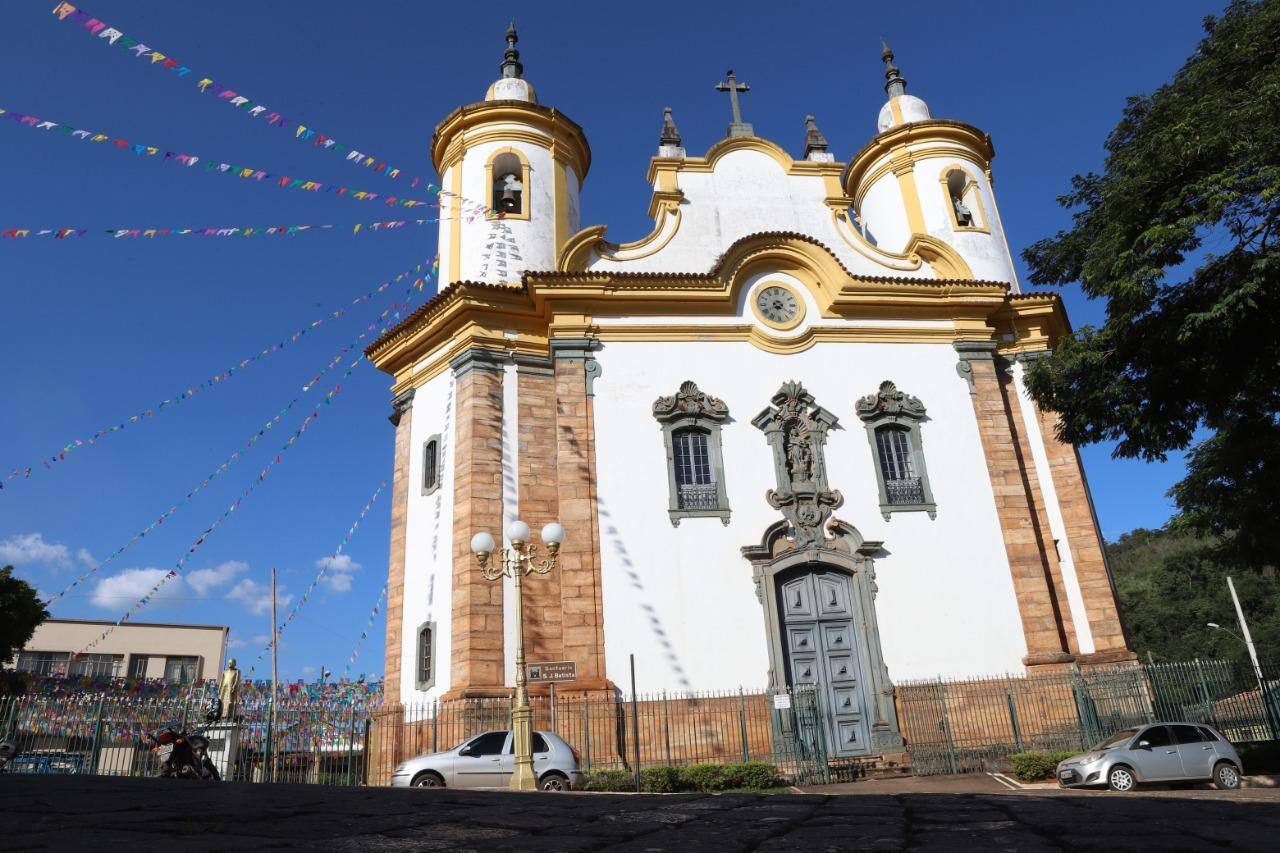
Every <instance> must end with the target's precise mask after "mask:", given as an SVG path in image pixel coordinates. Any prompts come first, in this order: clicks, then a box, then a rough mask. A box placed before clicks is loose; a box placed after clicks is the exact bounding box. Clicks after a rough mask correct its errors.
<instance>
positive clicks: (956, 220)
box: [941, 166, 990, 232]
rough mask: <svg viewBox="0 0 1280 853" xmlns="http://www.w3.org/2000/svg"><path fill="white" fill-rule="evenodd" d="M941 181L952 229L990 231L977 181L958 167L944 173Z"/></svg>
mask: <svg viewBox="0 0 1280 853" xmlns="http://www.w3.org/2000/svg"><path fill="white" fill-rule="evenodd" d="M941 180H942V191H943V193H944V195H945V196H946V200H947V210H948V211H950V213H951V225H952V227H953V228H955V229H957V230H959V231H984V232H985V231H988V230H990V229H989V228H988V226H987V217H986V211H985V210H984V209H983V207H982V194H981V192H980V191H979V189H978V183H977V181H975V180H974V179H973V178H972V177H970V176H969V173H968V172H966V171H965V170H964V169H962V168H960V167H959V166H953V167H951V168H949V169H947V170H946V171H944V172H943V173H942V179H941Z"/></svg>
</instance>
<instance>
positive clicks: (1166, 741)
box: [1138, 726, 1173, 747]
mask: <svg viewBox="0 0 1280 853" xmlns="http://www.w3.org/2000/svg"><path fill="white" fill-rule="evenodd" d="M1138 740H1139V741H1144V740H1145V741H1146V742H1147V746H1153V747H1154V746H1173V735H1172V734H1171V733H1170V732H1169V727H1168V726H1152V727H1151V728H1149V729H1147V730H1146V731H1145V732H1143V733H1142V734H1141V735H1140V736H1139V737H1138Z"/></svg>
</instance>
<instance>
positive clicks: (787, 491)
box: [751, 382, 843, 548]
mask: <svg viewBox="0 0 1280 853" xmlns="http://www.w3.org/2000/svg"><path fill="white" fill-rule="evenodd" d="M771 402H772V403H773V405H772V406H771V407H769V408H767V409H765V410H764V411H763V412H761V413H760V414H758V415H756V417H755V418H754V419H753V420H752V421H751V422H752V423H753V424H755V426H756V427H758V428H759V429H761V430H763V431H764V434H765V438H766V439H767V440H768V442H769V444H770V446H771V447H772V449H773V459H774V472H775V474H776V476H777V480H778V488H776V489H770V490H769V491H768V492H766V493H765V500H767V501H768V502H769V505H770V506H772V507H773V508H774V509H777V510H780V511H781V512H782V514H783V516H785V517H786V519H787V521H788V522H789V524H790V527H791V530H792V536H793V542H792V546H791V547H793V548H807V547H819V548H821V547H826V544H827V534H826V531H825V530H824V527H825V525H826V522H827V520H828V519H829V518H830V517H831V511H832V510H833V509H834V508H835V507H837V506H839V505H840V503H841V502H842V501H843V498H842V497H841V495H840V493H839V492H838V491H836V490H834V489H830V488H828V487H827V466H826V462H825V458H824V456H823V446H824V445H825V444H826V441H827V431H828V430H829V429H831V428H832V427H833V426H835V425H836V423H837V420H836V416H835V415H833V414H831V413H830V412H828V411H827V410H826V409H824V408H822V407H821V406H819V405H817V404H816V403H815V402H814V400H813V395H812V394H810V393H809V392H808V391H806V390H805V389H804V386H803V385H801V384H800V383H799V382H785V383H783V385H782V387H781V388H780V389H779V390H778V393H777V394H774V395H773V399H772V400H771Z"/></svg>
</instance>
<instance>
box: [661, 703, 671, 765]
mask: <svg viewBox="0 0 1280 853" xmlns="http://www.w3.org/2000/svg"><path fill="white" fill-rule="evenodd" d="M662 738H663V740H665V741H666V742H667V766H668V767H669V766H671V712H670V710H668V708H667V691H665V690H663V691H662Z"/></svg>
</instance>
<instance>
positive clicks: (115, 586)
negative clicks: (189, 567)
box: [91, 568, 183, 611]
mask: <svg viewBox="0 0 1280 853" xmlns="http://www.w3.org/2000/svg"><path fill="white" fill-rule="evenodd" d="M168 573H169V570H168V569H154V568H147V569H125V570H124V571H123V572H120V573H119V574H116V575H112V576H111V577H109V578H103V579H102V580H100V581H98V584H97V586H95V587H94V588H93V596H92V599H91V600H92V601H93V603H94V604H96V605H97V606H98V607H104V608H106V609H107V610H116V611H119V610H122V609H124V608H126V607H129V606H131V605H132V604H133V602H135V601H137V600H138V599H139V598H141V597H142V596H144V595H146V594H147V593H148V592H149V591H150V590H151V588H152V587H153V586H155V585H156V584H157V583H159V582H160V579H161V578H163V577H164V576H165V575H166V574H168ZM182 586H183V585H182V578H174V579H172V580H170V581H169V582H168V583H166V584H165V585H164V586H162V587H161V588H160V589H159V590H158V591H157V592H156V594H155V598H153V599H152V601H153V602H160V601H166V600H170V599H173V598H176V597H177V596H178V595H180V594H181V593H182Z"/></svg>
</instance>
